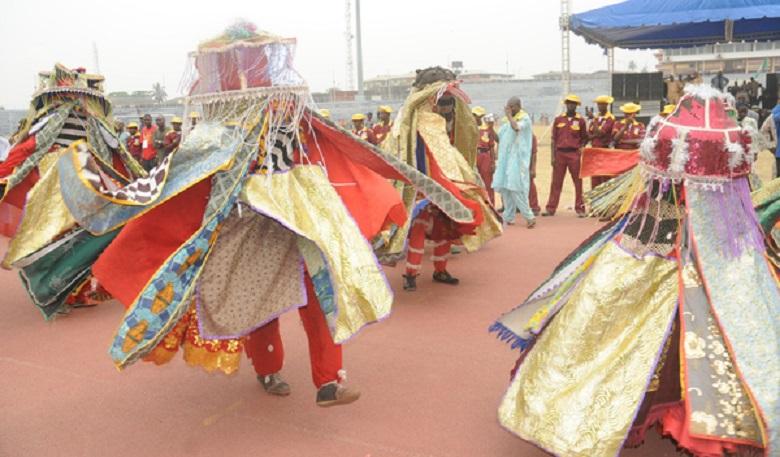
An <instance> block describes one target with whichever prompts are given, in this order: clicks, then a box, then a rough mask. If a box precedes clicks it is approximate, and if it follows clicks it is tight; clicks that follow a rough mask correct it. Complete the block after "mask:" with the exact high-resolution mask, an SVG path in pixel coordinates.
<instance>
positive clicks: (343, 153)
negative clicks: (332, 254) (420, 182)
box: [299, 124, 407, 240]
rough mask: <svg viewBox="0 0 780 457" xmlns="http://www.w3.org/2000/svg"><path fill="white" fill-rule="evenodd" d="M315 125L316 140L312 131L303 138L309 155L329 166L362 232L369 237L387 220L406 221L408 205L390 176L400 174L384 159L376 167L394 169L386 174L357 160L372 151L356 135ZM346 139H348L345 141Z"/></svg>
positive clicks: (336, 188) (336, 185) (332, 177)
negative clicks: (354, 137) (388, 165)
mask: <svg viewBox="0 0 780 457" xmlns="http://www.w3.org/2000/svg"><path fill="white" fill-rule="evenodd" d="M313 125H314V124H313ZM314 126H315V131H316V133H317V138H316V141H315V139H314V138H312V137H311V134H310V133H308V132H304V134H303V137H304V141H305V142H306V144H307V145H308V146H309V157H308V159H309V160H310V161H311V162H313V163H323V164H325V165H326V166H327V169H328V179H329V180H330V182H331V183H333V184H334V188H335V190H336V192H337V193H338V194H339V197H341V200H342V202H343V203H344V206H346V207H347V211H348V212H349V213H350V215H352V218H353V219H354V220H355V222H356V223H357V225H358V227H359V228H360V232H361V233H362V234H363V236H364V237H365V238H366V239H369V240H370V239H371V238H373V237H374V236H376V235H377V234H378V233H379V232H381V231H382V230H383V229H384V228H385V227H386V225H387V224H388V223H391V222H392V223H394V224H396V225H398V226H402V225H403V224H404V223H406V218H407V215H406V207H405V206H404V204H403V201H402V200H401V197H400V194H399V193H398V191H396V189H395V187H393V185H392V184H391V183H390V182H389V181H388V179H389V178H392V177H393V176H400V175H398V174H397V172H395V171H394V170H393V169H392V168H389V167H387V165H386V164H385V163H384V162H381V163H382V164H384V165H383V166H381V167H376V169H377V170H379V172H385V171H392V172H390V173H387V175H386V176H382V175H380V174H379V173H378V172H376V171H373V170H372V169H370V168H369V167H368V166H365V165H363V164H361V163H360V162H358V161H356V160H354V159H356V158H358V157H360V156H361V155H363V154H372V153H369V152H367V151H366V150H365V146H363V145H362V144H360V143H359V142H357V141H355V140H354V139H351V138H346V137H345V135H342V134H337V135H334V132H333V131H331V130H330V129H326V128H320V127H325V126H323V125H320V126H317V125H314ZM345 139H346V140H347V141H344V140H345ZM317 146H319V148H318V147H317ZM299 160H300V158H299ZM363 163H368V164H371V163H372V162H371V161H364V162H363ZM388 169H389V170H388Z"/></svg>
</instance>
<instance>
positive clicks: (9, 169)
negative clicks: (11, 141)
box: [0, 135, 36, 178]
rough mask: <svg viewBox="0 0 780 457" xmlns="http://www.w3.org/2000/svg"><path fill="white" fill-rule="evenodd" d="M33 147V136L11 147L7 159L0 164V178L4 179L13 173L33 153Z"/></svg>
mask: <svg viewBox="0 0 780 457" xmlns="http://www.w3.org/2000/svg"><path fill="white" fill-rule="evenodd" d="M35 146H36V143H35V135H32V136H29V137H27V138H26V139H25V140H24V141H22V142H20V143H16V144H15V145H13V147H11V150H10V151H8V157H7V158H6V159H5V160H4V161H3V162H0V178H5V177H7V176H9V175H10V174H11V173H13V171H14V168H16V167H17V166H19V165H20V164H21V163H22V162H24V161H25V160H26V159H27V158H28V157H30V156H31V155H32V153H33V152H35Z"/></svg>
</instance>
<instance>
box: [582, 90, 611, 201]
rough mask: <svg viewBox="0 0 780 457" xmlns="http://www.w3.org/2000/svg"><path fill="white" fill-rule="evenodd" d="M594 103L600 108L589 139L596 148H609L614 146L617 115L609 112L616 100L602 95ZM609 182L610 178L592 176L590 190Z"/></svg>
mask: <svg viewBox="0 0 780 457" xmlns="http://www.w3.org/2000/svg"><path fill="white" fill-rule="evenodd" d="M594 101H595V102H596V105H597V106H598V109H599V114H598V116H596V117H594V118H593V121H591V123H590V126H588V138H590V144H591V146H593V147H594V148H609V147H610V146H611V145H612V128H613V127H614V125H615V115H614V114H612V113H611V112H610V111H609V105H610V104H612V102H613V101H615V99H613V98H612V97H610V96H609V95H600V96H598V97H596V100H594ZM608 180H609V177H608V176H592V177H591V178H590V188H591V189H595V188H596V187H598V186H599V185H600V184H602V183H605V182H607V181H608Z"/></svg>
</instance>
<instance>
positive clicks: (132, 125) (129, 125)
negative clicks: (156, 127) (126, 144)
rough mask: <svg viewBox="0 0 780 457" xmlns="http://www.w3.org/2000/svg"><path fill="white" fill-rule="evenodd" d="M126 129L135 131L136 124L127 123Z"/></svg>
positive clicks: (133, 122)
mask: <svg viewBox="0 0 780 457" xmlns="http://www.w3.org/2000/svg"><path fill="white" fill-rule="evenodd" d="M127 128H129V129H137V128H138V122H135V121H132V122H128V123H127Z"/></svg>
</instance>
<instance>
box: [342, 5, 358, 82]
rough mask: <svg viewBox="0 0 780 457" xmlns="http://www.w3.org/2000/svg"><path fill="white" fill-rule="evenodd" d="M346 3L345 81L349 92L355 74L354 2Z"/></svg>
mask: <svg viewBox="0 0 780 457" xmlns="http://www.w3.org/2000/svg"><path fill="white" fill-rule="evenodd" d="M344 3H345V5H344V6H345V9H344V24H345V26H346V30H344V40H345V44H346V51H347V68H346V81H344V83H345V84H346V89H347V90H352V88H353V87H354V74H355V67H354V65H353V63H352V38H353V37H352V2H350V0H346V1H345V2H344Z"/></svg>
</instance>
